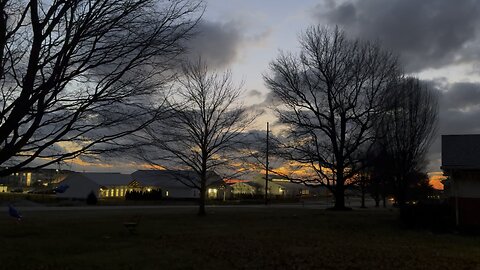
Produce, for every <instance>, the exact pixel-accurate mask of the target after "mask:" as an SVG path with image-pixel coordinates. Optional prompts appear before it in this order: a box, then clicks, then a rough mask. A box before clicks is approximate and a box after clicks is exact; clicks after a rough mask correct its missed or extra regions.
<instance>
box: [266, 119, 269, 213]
mask: <svg viewBox="0 0 480 270" xmlns="http://www.w3.org/2000/svg"><path fill="white" fill-rule="evenodd" d="M268 137H269V126H268V122H267V151H266V158H265V205H267V204H268Z"/></svg>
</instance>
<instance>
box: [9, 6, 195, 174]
mask: <svg viewBox="0 0 480 270" xmlns="http://www.w3.org/2000/svg"><path fill="white" fill-rule="evenodd" d="M201 4H202V3H200V2H198V1H194V0H192V1H190V0H178V1H166V0H165V1H164V0H117V1H110V0H71V1H65V0H51V1H47V0H29V1H26V0H25V1H23V0H14V1H13V0H0V59H1V62H0V84H1V89H0V93H1V96H0V165H2V168H1V169H0V175H8V174H10V173H12V172H15V171H18V170H21V168H22V167H24V166H26V165H27V164H30V163H32V162H33V161H38V160H39V159H40V160H42V161H41V162H40V163H36V164H35V166H38V167H41V166H47V165H49V164H52V163H55V162H58V161H61V160H65V159H71V158H74V157H76V156H78V155H79V154H81V153H86V154H96V153H99V152H102V151H105V150H108V149H112V148H118V147H119V144H120V143H121V141H120V138H122V137H123V136H125V135H128V134H130V133H132V132H134V131H137V130H140V129H141V128H143V127H144V126H145V125H147V124H148V123H149V122H150V121H151V120H152V119H154V118H155V117H156V116H157V114H158V113H159V112H160V111H161V108H160V107H159V106H156V107H155V106H153V104H154V103H153V102H148V101H151V100H152V99H151V98H150V96H151V94H153V93H155V92H158V91H159V90H161V89H162V86H163V85H164V84H165V83H166V82H168V81H169V78H168V76H167V75H166V74H167V73H165V71H166V70H168V69H169V67H170V64H171V63H172V60H173V59H175V57H176V56H177V55H178V54H179V53H181V52H182V50H183V49H182V46H181V41H182V40H184V39H186V38H188V36H189V33H190V31H191V29H192V27H193V26H194V25H195V24H196V22H197V20H198V17H199V16H200V15H201V12H202V10H203V9H202V6H201ZM158 99H159V100H161V99H162V98H161V97H159V98H158ZM156 103H157V104H158V101H157V102H156ZM7 166H8V168H6V167H7Z"/></svg>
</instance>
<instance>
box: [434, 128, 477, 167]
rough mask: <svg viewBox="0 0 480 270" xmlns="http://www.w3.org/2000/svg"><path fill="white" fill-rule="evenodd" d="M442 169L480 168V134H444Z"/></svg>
mask: <svg viewBox="0 0 480 270" xmlns="http://www.w3.org/2000/svg"><path fill="white" fill-rule="evenodd" d="M442 169H464V170H467V169H470V170H475V169H480V134H471V135H442Z"/></svg>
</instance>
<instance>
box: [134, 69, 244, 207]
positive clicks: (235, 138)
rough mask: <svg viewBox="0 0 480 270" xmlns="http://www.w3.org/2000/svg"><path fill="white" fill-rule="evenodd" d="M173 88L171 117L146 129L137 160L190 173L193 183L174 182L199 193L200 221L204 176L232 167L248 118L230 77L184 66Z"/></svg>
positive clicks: (238, 89)
mask: <svg viewBox="0 0 480 270" xmlns="http://www.w3.org/2000/svg"><path fill="white" fill-rule="evenodd" d="M177 82H178V85H179V88H178V90H177V91H176V93H177V94H176V95H175V97H176V98H174V99H173V100H172V99H171V100H170V102H169V103H170V104H171V105H172V111H171V114H170V115H169V117H167V118H165V119H162V120H159V121H157V122H156V123H155V124H154V125H152V126H151V127H149V128H148V129H147V131H148V132H147V133H148V136H147V137H146V139H147V141H150V142H151V145H150V146H149V147H146V148H145V149H144V151H143V153H142V156H143V158H144V159H145V160H147V161H148V162H150V163H152V164H155V165H160V166H164V167H165V166H166V164H170V165H171V166H173V167H177V168H186V169H188V170H191V171H193V172H194V174H195V177H189V178H183V179H178V180H179V181H181V182H182V183H183V184H185V185H186V186H188V187H191V188H195V189H198V190H199V194H200V198H199V215H205V214H206V212H205V201H206V187H207V180H208V178H209V174H210V173H212V172H213V171H214V170H215V169H218V168H220V167H223V166H226V165H227V164H228V163H229V162H231V161H233V159H234V156H235V155H236V153H238V150H239V149H238V148H237V147H239V146H240V145H241V140H240V139H241V136H242V133H243V131H244V130H245V128H246V127H247V126H248V125H249V124H250V123H251V122H252V121H253V117H250V116H248V114H247V111H246V110H245V108H244V107H243V106H242V105H241V104H239V103H238V99H239V97H240V95H241V93H242V91H241V87H240V86H235V85H234V83H233V82H232V76H231V73H230V72H225V73H223V74H219V73H216V72H209V70H208V67H207V65H206V64H204V63H203V62H202V61H201V60H199V61H198V62H196V63H195V64H191V63H188V64H186V65H184V66H183V69H182V76H181V77H179V78H178V80H177Z"/></svg>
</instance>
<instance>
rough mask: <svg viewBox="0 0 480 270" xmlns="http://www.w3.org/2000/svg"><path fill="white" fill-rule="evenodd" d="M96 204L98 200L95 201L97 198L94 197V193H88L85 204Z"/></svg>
mask: <svg viewBox="0 0 480 270" xmlns="http://www.w3.org/2000/svg"><path fill="white" fill-rule="evenodd" d="M97 203H98V199H97V196H95V193H94V192H93V191H91V192H90V193H88V196H87V204H88V205H96V204H97Z"/></svg>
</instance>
